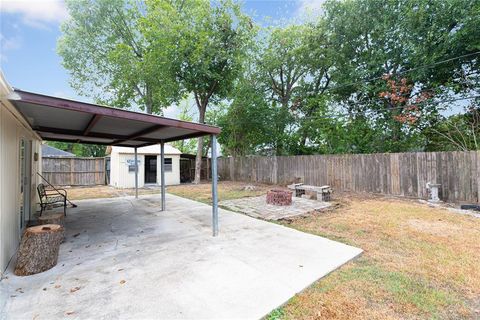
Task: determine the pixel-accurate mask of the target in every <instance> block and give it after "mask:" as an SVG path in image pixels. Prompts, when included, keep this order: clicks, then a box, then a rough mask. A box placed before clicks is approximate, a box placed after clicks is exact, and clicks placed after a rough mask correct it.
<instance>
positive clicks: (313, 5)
mask: <svg viewBox="0 0 480 320" xmlns="http://www.w3.org/2000/svg"><path fill="white" fill-rule="evenodd" d="M297 1H298V3H299V4H298V9H297V11H296V14H295V15H296V16H297V17H301V18H305V19H308V18H314V17H316V16H318V15H320V14H322V13H323V8H322V6H323V4H324V3H325V0H297Z"/></svg>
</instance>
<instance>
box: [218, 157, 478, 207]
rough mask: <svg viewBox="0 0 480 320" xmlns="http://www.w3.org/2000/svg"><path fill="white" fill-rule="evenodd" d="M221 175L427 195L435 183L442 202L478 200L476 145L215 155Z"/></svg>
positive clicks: (262, 180) (254, 179)
mask: <svg viewBox="0 0 480 320" xmlns="http://www.w3.org/2000/svg"><path fill="white" fill-rule="evenodd" d="M218 172H219V175H220V178H221V179H223V180H234V181H235V180H238V181H248V182H260V183H269V184H281V185H286V184H289V183H292V182H296V181H300V182H303V183H306V184H311V185H317V186H322V185H330V186H332V187H333V188H335V189H336V190H339V191H355V192H371V193H381V194H387V195H398V196H405V197H414V198H421V199H427V198H428V194H427V188H426V184H427V182H431V183H439V184H441V187H440V191H439V193H440V198H441V199H442V200H444V201H447V202H479V194H480V151H470V152H418V153H380V154H351V155H350V154H349V155H313V156H282V157H260V156H249V157H236V158H234V157H229V158H219V159H218Z"/></svg>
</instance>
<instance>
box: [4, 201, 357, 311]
mask: <svg viewBox="0 0 480 320" xmlns="http://www.w3.org/2000/svg"><path fill="white" fill-rule="evenodd" d="M77 204H78V208H75V209H70V210H69V212H68V216H67V219H66V222H67V238H66V242H65V243H63V244H62V245H61V249H60V257H59V261H58V265H57V266H56V267H54V268H52V269H50V270H48V271H46V272H43V273H40V274H37V275H33V276H28V277H17V276H15V275H13V273H12V266H10V270H8V271H7V273H6V278H5V279H3V280H2V281H1V282H0V308H1V316H0V318H2V319H4V318H5V319H38V320H39V319H63V318H72V319H86V318H102V319H147V318H148V319H154V318H155V319H156V318H162V319H226V318H229V319H259V318H261V317H263V316H265V315H266V314H268V313H269V312H270V311H271V310H273V309H274V308H276V307H278V306H280V305H281V304H283V303H284V302H286V301H287V300H288V299H290V298H291V297H292V296H293V295H295V294H296V293H298V292H299V291H301V290H302V289H304V288H305V287H307V286H308V285H310V284H311V283H312V282H314V281H315V280H317V279H319V278H321V277H323V276H325V275H326V274H328V273H329V272H331V271H332V270H335V269H336V268H338V267H339V266H341V265H342V264H344V263H345V262H347V261H349V260H350V259H352V258H354V257H355V256H357V255H358V254H360V253H361V250H360V249H357V248H354V247H350V246H347V245H344V244H341V243H338V242H335V241H331V240H328V239H325V238H321V237H317V236H314V235H310V234H306V233H302V232H299V231H296V230H293V229H290V228H286V227H283V226H280V225H276V224H272V223H269V222H266V221H261V220H258V219H254V218H250V217H247V216H245V215H241V214H237V213H233V212H230V211H227V210H220V211H219V214H220V235H219V236H218V237H215V238H214V237H212V236H211V207H210V206H208V205H205V204H202V203H198V202H194V201H191V200H187V199H183V198H179V197H176V196H173V195H167V211H165V212H161V211H159V208H160V197H159V196H157V195H149V196H142V197H141V198H139V199H134V198H133V197H125V198H116V199H100V200H83V201H78V203H77Z"/></svg>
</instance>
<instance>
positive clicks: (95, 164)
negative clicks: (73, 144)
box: [42, 157, 105, 186]
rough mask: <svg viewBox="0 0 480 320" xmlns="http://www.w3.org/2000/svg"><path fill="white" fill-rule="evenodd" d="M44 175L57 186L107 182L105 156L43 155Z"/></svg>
mask: <svg viewBox="0 0 480 320" xmlns="http://www.w3.org/2000/svg"><path fill="white" fill-rule="evenodd" d="M42 175H43V176H44V177H45V178H46V179H47V180H48V181H49V182H50V183H51V184H53V185H57V186H67V185H69V186H90V185H99V184H105V158H76V157H61V158H60V157H58V158H57V157H43V158H42Z"/></svg>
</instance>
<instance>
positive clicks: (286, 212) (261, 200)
mask: <svg viewBox="0 0 480 320" xmlns="http://www.w3.org/2000/svg"><path fill="white" fill-rule="evenodd" d="M219 205H220V206H222V207H225V208H227V209H229V210H232V211H235V212H241V213H244V214H246V215H248V216H250V217H254V218H259V219H264V220H275V221H278V220H282V219H287V218H292V217H298V216H304V215H306V214H308V213H311V212H313V211H321V210H323V209H326V208H328V207H330V206H331V204H330V203H328V202H323V201H318V200H310V199H304V198H298V197H293V198H292V204H291V205H290V206H275V205H273V204H267V200H266V196H259V197H251V198H240V199H233V200H224V201H220V202H219Z"/></svg>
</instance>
